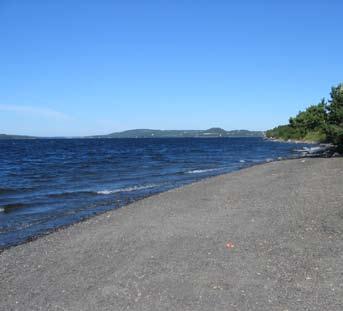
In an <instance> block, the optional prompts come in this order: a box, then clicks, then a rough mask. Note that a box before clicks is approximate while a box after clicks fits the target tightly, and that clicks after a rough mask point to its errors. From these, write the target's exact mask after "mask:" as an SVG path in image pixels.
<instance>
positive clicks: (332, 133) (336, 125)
mask: <svg viewBox="0 0 343 311" xmlns="http://www.w3.org/2000/svg"><path fill="white" fill-rule="evenodd" d="M330 97H331V98H330V100H329V105H328V106H327V113H328V120H327V126H326V134H327V137H328V141H330V142H332V143H333V144H335V145H336V146H337V148H338V150H339V151H340V152H343V84H339V85H338V86H335V87H332V88H331V93H330Z"/></svg>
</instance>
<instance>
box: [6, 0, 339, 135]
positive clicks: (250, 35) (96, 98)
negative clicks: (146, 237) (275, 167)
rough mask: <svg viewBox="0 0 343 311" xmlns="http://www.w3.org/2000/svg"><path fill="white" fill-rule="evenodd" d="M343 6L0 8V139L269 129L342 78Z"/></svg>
mask: <svg viewBox="0 0 343 311" xmlns="http://www.w3.org/2000/svg"><path fill="white" fill-rule="evenodd" d="M342 12H343V1H342V0H322V1H319V0H311V1H310V0H287V1H276V0H269V1H268V0H266V1H263V0H246V1H244V0H241V1H238V0H236V1H233V0H232V1H230V0H155V1H150V0H144V1H142V0H135V1H134V0H121V1H119V0H118V1H116V0H112V1H106V0H97V1H95V0H92V1H90V0H58V1H46V0H41V1H38V0H30V1H23V0H21V1H20V0H18V1H16V0H0V38H1V39H0V133H7V134H24V135H36V136H79V135H93V134H106V133H111V132H115V131H121V130H127V129H133V128H153V129H207V128H210V127H222V128H224V129H226V130H232V129H249V130H266V129H269V128H271V127H274V126H276V125H279V124H284V123H287V121H288V118H289V117H290V116H292V115H295V114H296V113H297V112H298V111H299V110H302V109H304V108H306V107H307V106H309V105H311V104H316V103H317V102H319V101H320V99H321V98H323V97H326V98H328V96H329V92H330V88H331V86H333V85H337V84H338V83H340V82H343V40H342V29H343V18H342Z"/></svg>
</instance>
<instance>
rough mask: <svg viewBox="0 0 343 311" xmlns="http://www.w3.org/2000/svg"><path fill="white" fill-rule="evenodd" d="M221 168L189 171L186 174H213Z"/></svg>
mask: <svg viewBox="0 0 343 311" xmlns="http://www.w3.org/2000/svg"><path fill="white" fill-rule="evenodd" d="M218 170H219V168H208V169H204V170H192V171H188V172H186V173H187V174H201V173H207V172H213V171H218Z"/></svg>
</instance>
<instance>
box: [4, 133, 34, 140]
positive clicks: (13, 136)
mask: <svg viewBox="0 0 343 311" xmlns="http://www.w3.org/2000/svg"><path fill="white" fill-rule="evenodd" d="M1 139H36V137H33V136H25V135H7V134H0V140H1Z"/></svg>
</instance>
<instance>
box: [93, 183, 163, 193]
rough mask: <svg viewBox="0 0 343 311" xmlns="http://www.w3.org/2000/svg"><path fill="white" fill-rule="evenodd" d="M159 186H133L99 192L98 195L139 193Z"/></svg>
mask: <svg viewBox="0 0 343 311" xmlns="http://www.w3.org/2000/svg"><path fill="white" fill-rule="evenodd" d="M157 186H158V185H155V184H150V185H144V186H132V187H127V188H119V189H114V190H101V191H97V192H96V193H97V194H105V195H106V194H113V193H118V192H131V191H138V190H144V189H150V188H155V187H157Z"/></svg>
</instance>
